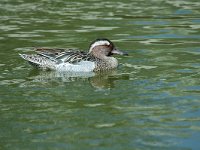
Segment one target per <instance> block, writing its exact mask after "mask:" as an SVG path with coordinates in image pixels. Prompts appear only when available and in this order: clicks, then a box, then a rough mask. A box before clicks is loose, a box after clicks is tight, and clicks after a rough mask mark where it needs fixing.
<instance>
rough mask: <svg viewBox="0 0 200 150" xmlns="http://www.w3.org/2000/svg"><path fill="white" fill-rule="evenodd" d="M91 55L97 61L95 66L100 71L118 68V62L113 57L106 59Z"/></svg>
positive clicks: (105, 57) (102, 56)
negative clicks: (99, 68)
mask: <svg viewBox="0 0 200 150" xmlns="http://www.w3.org/2000/svg"><path fill="white" fill-rule="evenodd" d="M91 55H92V56H94V57H95V58H97V59H98V62H97V66H99V67H101V68H102V69H113V68H116V67H117V66H118V61H117V59H116V58H114V57H110V56H109V57H108V56H105V55H101V54H91Z"/></svg>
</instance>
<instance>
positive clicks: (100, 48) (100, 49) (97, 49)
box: [89, 39, 128, 57]
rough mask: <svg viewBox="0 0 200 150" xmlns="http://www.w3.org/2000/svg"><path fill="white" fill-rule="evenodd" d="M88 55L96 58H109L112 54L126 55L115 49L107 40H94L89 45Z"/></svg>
mask: <svg viewBox="0 0 200 150" xmlns="http://www.w3.org/2000/svg"><path fill="white" fill-rule="evenodd" d="M89 53H90V54H92V55H94V56H96V57H102V56H107V57H109V56H111V55H113V54H119V55H128V54H127V53H125V52H122V51H120V50H118V49H116V48H115V46H114V44H113V43H112V42H111V41H110V40H108V39H96V40H95V41H93V42H92V43H91V44H90V48H89Z"/></svg>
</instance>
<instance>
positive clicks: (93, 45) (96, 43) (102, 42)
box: [89, 40, 110, 52]
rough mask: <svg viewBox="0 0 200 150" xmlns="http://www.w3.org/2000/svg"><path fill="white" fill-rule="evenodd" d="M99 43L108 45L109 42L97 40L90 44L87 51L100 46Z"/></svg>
mask: <svg viewBox="0 0 200 150" xmlns="http://www.w3.org/2000/svg"><path fill="white" fill-rule="evenodd" d="M100 45H110V42H108V41H105V40H103V41H97V42H95V43H93V44H92V45H91V46H90V50H89V52H91V51H92V49H93V48H94V47H96V46H100Z"/></svg>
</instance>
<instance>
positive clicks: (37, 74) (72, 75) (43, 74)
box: [28, 70, 129, 89]
mask: <svg viewBox="0 0 200 150" xmlns="http://www.w3.org/2000/svg"><path fill="white" fill-rule="evenodd" d="M127 77H128V76H126V79H128V78H129V77H128V78H127ZM122 78H123V79H124V76H123V77H122V75H120V73H119V72H117V70H109V71H103V72H84V73H83V72H81V73H80V72H56V71H38V70H32V71H31V72H30V74H29V76H28V79H29V80H31V82H40V83H41V84H45V83H49V82H52V81H53V82H56V83H58V84H60V83H65V82H78V81H80V80H81V81H83V80H84V81H85V82H89V83H90V84H91V85H92V86H93V87H94V88H98V89H108V88H109V89H110V88H113V87H114V86H115V85H114V84H115V81H116V80H120V79H122Z"/></svg>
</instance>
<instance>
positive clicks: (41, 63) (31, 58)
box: [19, 54, 56, 70]
mask: <svg viewBox="0 0 200 150" xmlns="http://www.w3.org/2000/svg"><path fill="white" fill-rule="evenodd" d="M19 55H20V56H21V57H22V58H23V59H25V60H26V61H27V62H28V63H29V64H31V65H32V66H34V67H38V68H42V69H50V70H54V69H55V65H56V62H55V61H53V60H51V59H48V58H46V57H42V56H40V55H37V54H30V55H27V54H19Z"/></svg>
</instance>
